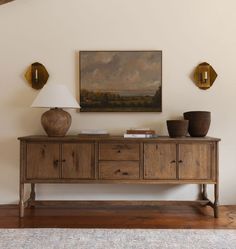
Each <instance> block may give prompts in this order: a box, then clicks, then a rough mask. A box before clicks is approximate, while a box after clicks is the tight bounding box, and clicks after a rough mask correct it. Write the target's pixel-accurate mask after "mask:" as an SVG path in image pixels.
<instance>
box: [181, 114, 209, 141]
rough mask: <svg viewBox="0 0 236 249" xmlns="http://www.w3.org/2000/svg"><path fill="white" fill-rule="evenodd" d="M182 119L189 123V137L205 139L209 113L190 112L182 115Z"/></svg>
mask: <svg viewBox="0 0 236 249" xmlns="http://www.w3.org/2000/svg"><path fill="white" fill-rule="evenodd" d="M184 119H187V120H188V121H189V128H188V132H189V135H190V136H191V137H205V136H206V134H207V132H208V130H209V127H210V123H211V113H210V112H206V111H191V112H185V113H184Z"/></svg>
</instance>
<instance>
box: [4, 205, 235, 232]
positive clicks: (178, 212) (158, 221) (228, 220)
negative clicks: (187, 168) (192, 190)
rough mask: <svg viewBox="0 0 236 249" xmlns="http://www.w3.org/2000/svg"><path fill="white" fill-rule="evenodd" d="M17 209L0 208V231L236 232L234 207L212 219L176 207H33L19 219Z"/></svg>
mask: <svg viewBox="0 0 236 249" xmlns="http://www.w3.org/2000/svg"><path fill="white" fill-rule="evenodd" d="M18 213H19V211H18V206H17V205H10V206H7V205H4V206H0V228H164V229H166V228H174V229H178V228H186V229H190V228H193V229H194V228H195V229H210V228H211V229H212V228H216V229H220V228H221V229H222V228H223V229H235V228H236V206H220V217H219V218H218V219H215V218H214V217H213V212H212V208H211V207H200V206H175V205H171V206H170V205H166V206H165V205H161V206H154V205H132V206H128V205H120V206H119V205H118V206H116V205H111V206H109V205H108V206H97V207H94V205H93V206H89V204H88V203H85V204H84V205H81V206H80V207H71V208H70V207H52V206H49V207H46V206H44V207H33V208H26V209H25V217H24V218H19V217H18Z"/></svg>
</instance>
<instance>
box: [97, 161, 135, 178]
mask: <svg viewBox="0 0 236 249" xmlns="http://www.w3.org/2000/svg"><path fill="white" fill-rule="evenodd" d="M99 178H100V179H139V162H124V161H110V162H108V161H106V162H99Z"/></svg>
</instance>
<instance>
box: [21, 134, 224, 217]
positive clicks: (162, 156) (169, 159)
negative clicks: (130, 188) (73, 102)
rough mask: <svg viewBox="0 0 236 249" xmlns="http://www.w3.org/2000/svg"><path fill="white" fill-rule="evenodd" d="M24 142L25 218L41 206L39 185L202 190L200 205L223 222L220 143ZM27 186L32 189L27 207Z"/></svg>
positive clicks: (54, 139) (169, 140)
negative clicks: (210, 196)
mask: <svg viewBox="0 0 236 249" xmlns="http://www.w3.org/2000/svg"><path fill="white" fill-rule="evenodd" d="M19 140H20V203H19V208H20V217H24V207H25V206H26V205H31V206H34V205H37V200H36V198H35V184H43V183H60V184H61V183H91V184H92V183H124V184H125V183H127V184H132V183H134V184H199V185H200V196H201V198H200V199H199V200H196V201H194V203H200V204H202V205H209V206H211V207H212V208H213V210H214V217H218V198H219V177H218V172H219V171H218V142H219V141H220V139H218V138H210V137H204V138H193V137H184V138H169V137H164V136H163V137H162V136H160V137H158V138H148V139H134V138H130V139H127V138H123V137H121V136H104V137H101V136H65V137H47V136H27V137H20V138H19ZM25 184H31V193H30V198H29V199H28V200H27V201H24V185H25ZM207 184H214V201H213V202H212V201H210V200H209V199H208V197H207ZM41 203H42V201H41ZM184 203H186V204H187V203H188V202H184ZM189 203H191V204H192V202H189Z"/></svg>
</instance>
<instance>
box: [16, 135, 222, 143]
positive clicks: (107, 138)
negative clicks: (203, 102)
mask: <svg viewBox="0 0 236 249" xmlns="http://www.w3.org/2000/svg"><path fill="white" fill-rule="evenodd" d="M18 139H19V140H21V141H28V142H40V141H48V142H49V141H51V142H73V141H74V142H76V141H85V140H86V141H115V140H116V141H132V142H147V141H149V142H158V141H172V142H191V141H195V142H197V141H199V142H200V141H202V142H204V141H205V142H218V141H220V140H221V139H220V138H214V137H190V136H187V137H180V138H170V137H169V136H158V137H156V138H124V137H123V136H113V135H109V136H96V135H69V136H64V137H48V136H45V135H34V136H25V137H19V138H18Z"/></svg>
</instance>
